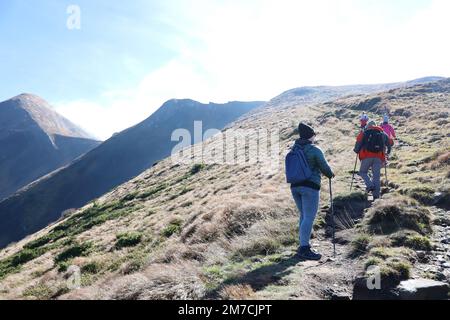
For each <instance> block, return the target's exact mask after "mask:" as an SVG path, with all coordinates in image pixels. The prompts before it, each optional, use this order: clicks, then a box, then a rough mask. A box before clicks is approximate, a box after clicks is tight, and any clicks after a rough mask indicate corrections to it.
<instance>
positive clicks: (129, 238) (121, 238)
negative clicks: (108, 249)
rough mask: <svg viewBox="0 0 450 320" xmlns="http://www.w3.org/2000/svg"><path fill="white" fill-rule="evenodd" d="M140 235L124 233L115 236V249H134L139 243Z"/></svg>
mask: <svg viewBox="0 0 450 320" xmlns="http://www.w3.org/2000/svg"><path fill="white" fill-rule="evenodd" d="M142 237H143V235H142V233H140V232H126V233H121V234H118V235H117V237H116V238H117V241H116V248H117V249H122V248H126V247H134V246H136V245H138V244H139V243H141V241H142Z"/></svg>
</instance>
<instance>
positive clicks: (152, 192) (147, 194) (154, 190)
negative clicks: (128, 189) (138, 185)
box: [137, 184, 167, 199]
mask: <svg viewBox="0 0 450 320" xmlns="http://www.w3.org/2000/svg"><path fill="white" fill-rule="evenodd" d="M166 187H167V186H166V185H165V184H161V185H159V186H157V187H155V188H152V189H148V190H146V191H144V192H143V193H141V194H139V195H138V196H137V198H139V199H148V198H150V197H151V196H153V195H155V194H157V193H159V192H161V191H163V190H164V189H166Z"/></svg>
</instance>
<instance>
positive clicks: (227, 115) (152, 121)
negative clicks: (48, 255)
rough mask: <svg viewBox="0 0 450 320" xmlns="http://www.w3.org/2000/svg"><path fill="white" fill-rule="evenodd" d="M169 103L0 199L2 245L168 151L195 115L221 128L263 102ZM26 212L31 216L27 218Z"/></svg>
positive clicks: (205, 125)
mask: <svg viewBox="0 0 450 320" xmlns="http://www.w3.org/2000/svg"><path fill="white" fill-rule="evenodd" d="M171 103H173V102H170V101H169V102H167V103H166V104H165V105H164V107H163V108H160V109H159V110H157V111H156V112H155V113H153V114H152V115H151V116H150V117H148V118H147V119H145V120H143V121H142V122H140V123H138V124H137V125H135V126H133V127H131V128H128V129H126V130H124V131H122V132H121V133H118V134H116V135H114V136H113V137H111V138H110V139H108V140H107V141H105V142H103V143H102V144H101V145H99V146H97V147H96V148H95V149H92V150H90V151H89V152H87V153H86V154H85V155H83V156H82V157H81V158H78V159H76V160H75V161H73V162H72V163H71V164H70V165H68V166H65V167H63V168H61V169H60V170H58V171H57V172H54V173H52V174H49V175H47V176H45V177H44V178H42V179H39V180H38V181H36V182H35V183H33V184H31V185H29V186H28V187H25V188H23V189H22V190H20V192H19V193H16V194H14V195H13V196H12V197H9V198H8V199H5V200H4V201H1V202H0V219H2V220H4V221H7V223H4V224H3V225H0V246H5V245H7V244H8V243H9V242H11V241H14V240H19V239H20V238H21V237H23V236H26V235H27V234H29V233H32V232H35V231H37V230H39V229H40V228H43V227H45V226H47V225H48V224H49V223H51V222H54V221H55V220H57V219H58V218H59V217H60V216H61V213H62V212H64V211H65V210H68V209H73V208H78V207H80V206H82V205H84V204H85V203H87V202H88V201H90V200H92V199H94V198H96V197H99V196H101V195H102V194H104V193H105V192H107V191H109V190H111V189H112V188H114V187H116V186H117V185H119V184H121V183H123V182H125V181H127V180H129V179H131V178H133V177H135V176H137V175H139V174H140V173H141V172H142V171H144V170H145V169H147V168H149V167H151V166H152V165H154V164H155V162H157V161H159V160H161V159H162V158H165V157H167V156H169V155H170V152H171V150H172V148H173V147H174V146H175V145H176V144H178V143H179V141H171V134H172V132H173V131H174V130H176V129H178V128H183V129H186V130H188V131H189V132H190V133H191V134H193V133H194V121H196V120H203V129H204V130H207V129H212V128H214V129H217V128H219V129H221V128H223V127H224V126H225V125H227V124H229V123H230V122H232V121H234V120H236V119H237V118H238V117H239V116H241V115H243V114H245V113H247V112H248V111H250V110H251V109H253V108H254V107H257V106H259V105H260V104H261V102H232V103H227V104H214V105H204V104H201V103H199V102H193V100H191V102H189V104H188V105H183V106H182V107H181V108H173V107H170V104H171ZM176 105H177V106H181V105H180V103H176ZM167 106H169V107H167ZM168 141H169V142H168ZM189 144H190V143H189ZM30 215H31V216H32V217H33V218H32V219H31V218H27V217H29V216H30ZM19 226H20V227H19Z"/></svg>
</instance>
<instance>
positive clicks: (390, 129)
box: [380, 114, 397, 145]
mask: <svg viewBox="0 0 450 320" xmlns="http://www.w3.org/2000/svg"><path fill="white" fill-rule="evenodd" d="M380 127H381V128H383V130H384V132H385V133H386V134H387V136H388V137H389V141H390V143H391V145H393V144H394V140H395V139H397V136H396V135H395V130H394V127H393V126H391V125H390V124H389V116H388V115H387V114H385V115H384V117H383V123H382V124H381V125H380Z"/></svg>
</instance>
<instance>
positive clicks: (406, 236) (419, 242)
mask: <svg viewBox="0 0 450 320" xmlns="http://www.w3.org/2000/svg"><path fill="white" fill-rule="evenodd" d="M390 238H391V240H392V244H393V245H394V246H397V247H400V246H403V247H407V248H411V249H414V250H421V251H430V250H432V248H433V246H432V243H431V240H430V238H428V237H426V236H422V235H420V234H419V233H417V232H415V231H400V232H398V233H395V234H393V235H392V236H391V237H390Z"/></svg>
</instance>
